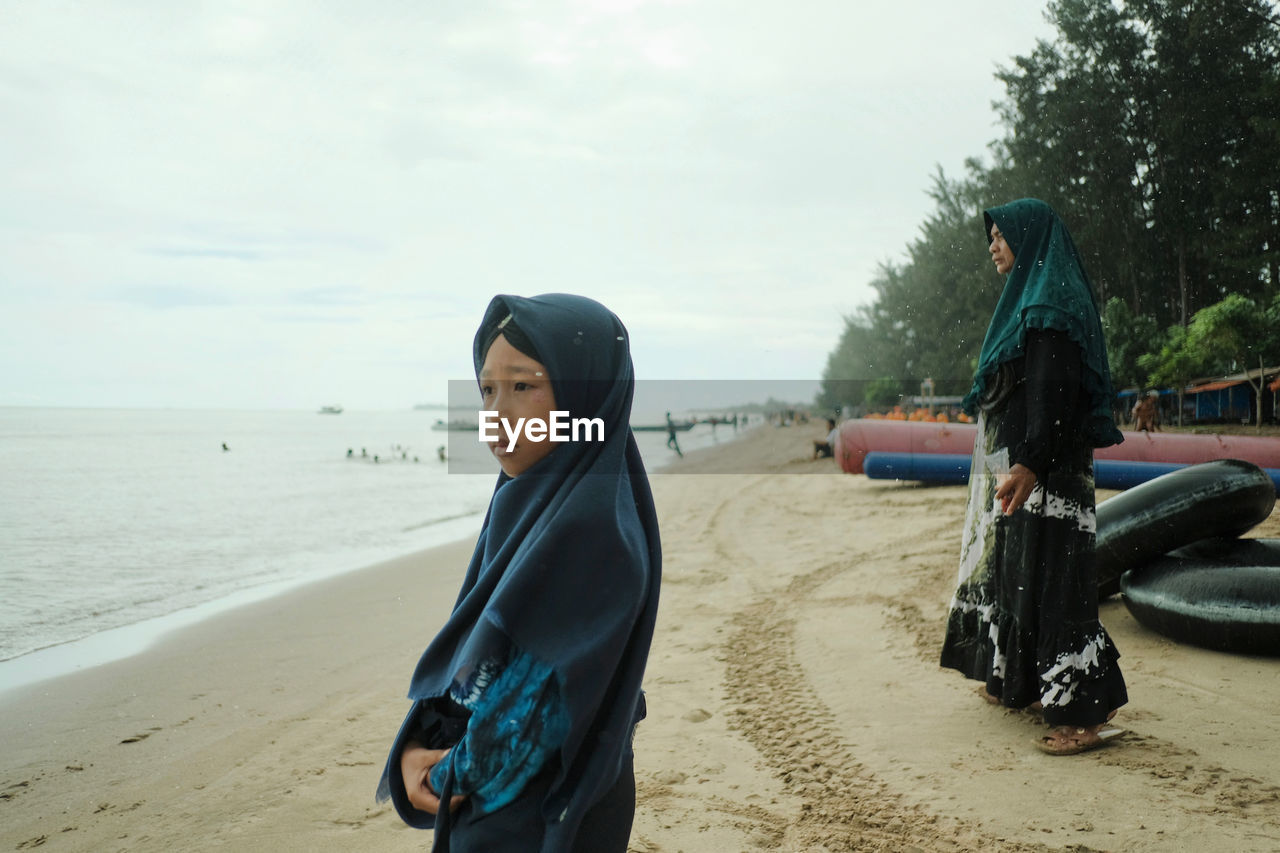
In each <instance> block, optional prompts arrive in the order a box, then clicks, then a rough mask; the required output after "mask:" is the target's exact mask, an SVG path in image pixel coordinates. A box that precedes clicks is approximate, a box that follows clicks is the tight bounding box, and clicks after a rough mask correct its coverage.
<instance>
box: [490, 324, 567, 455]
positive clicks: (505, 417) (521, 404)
mask: <svg viewBox="0 0 1280 853" xmlns="http://www.w3.org/2000/svg"><path fill="white" fill-rule="evenodd" d="M480 397H481V400H482V402H483V406H484V409H485V410H486V411H492V412H497V413H498V418H499V426H498V440H497V441H496V442H493V443H492V444H490V445H489V450H490V452H492V453H493V455H494V456H496V457H497V458H498V464H499V465H501V466H502V470H503V471H504V472H505V473H506V475H507V476H508V477H518V476H520V475H521V474H523V473H524V472H525V471H527V470H529V468H531V467H532V466H533V464H534V463H535V462H538V461H539V460H541V459H542V458H543V457H544V456H546V455H547V454H549V453H551V451H552V450H555V448H556V442H553V441H548V440H546V438H544V439H543V440H542V441H530V440H529V438H528V437H527V436H526V435H525V432H524V430H523V429H520V430H519V434H518V435H517V436H516V443H515V446H514V447H512V448H511V449H510V450H507V445H508V443H509V442H510V439H509V438H508V435H507V430H506V428H504V427H503V426H501V424H502V423H503V422H505V423H507V424H509V426H510V428H511V429H512V430H515V429H516V423H517V422H518V420H519V419H520V418H525V419H526V423H527V422H528V421H527V419H529V418H540V419H541V420H542V421H544V422H549V421H550V420H551V411H552V410H553V409H555V407H556V398H555V394H554V393H553V392H552V390H551V377H549V376H548V375H547V369H546V368H545V367H543V365H542V363H541V362H538V361H534V360H533V359H531V358H529V356H527V355H525V354H524V353H522V352H520V350H518V349H516V348H515V347H513V346H512V345H511V343H510V342H509V341H508V340H507V339H506V338H504V337H503V336H502V335H498V337H497V338H495V339H494V341H493V344H492V345H491V346H490V347H489V352H488V353H487V354H486V355H485V357H484V364H483V365H482V366H481V368H480Z"/></svg>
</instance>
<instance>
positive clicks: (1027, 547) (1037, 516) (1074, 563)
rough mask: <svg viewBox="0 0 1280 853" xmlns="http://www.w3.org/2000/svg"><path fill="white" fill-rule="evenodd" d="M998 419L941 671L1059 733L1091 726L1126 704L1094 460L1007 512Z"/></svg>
mask: <svg viewBox="0 0 1280 853" xmlns="http://www.w3.org/2000/svg"><path fill="white" fill-rule="evenodd" d="M1000 426H1001V417H1000V415H999V414H996V415H992V416H985V415H984V416H982V417H980V418H979V419H978V435H977V441H976V442H975V444H974V452H973V467H972V470H971V471H970V474H969V506H968V511H967V513H966V516H965V524H964V540H963V543H962V545H961V550H960V580H959V584H958V585H957V588H956V592H955V596H954V597H953V598H952V600H951V612H950V614H949V616H948V618H947V634H946V640H945V641H944V643H943V647H942V665H943V666H946V667H950V668H952V669H958V670H960V671H961V672H962V673H964V674H965V675H966V676H968V677H969V678H972V679H976V680H978V681H982V682H984V683H985V684H986V687H987V692H988V693H990V694H991V695H993V696H996V697H997V698H999V699H1000V702H1001V704H1003V705H1006V706H1008V707H1012V708H1023V707H1026V706H1027V705H1030V704H1031V703H1033V702H1041V703H1043V705H1044V718H1045V721H1046V722H1047V723H1049V724H1050V725H1052V726H1060V725H1072V726H1092V725H1096V724H1098V723H1101V722H1104V721H1105V720H1106V719H1107V716H1108V714H1109V713H1110V712H1111V711H1113V710H1114V709H1116V708H1118V707H1120V706H1121V705H1123V704H1125V702H1127V701H1128V694H1127V693H1126V691H1125V685H1124V677H1123V676H1122V675H1121V673H1120V668H1119V666H1118V665H1117V663H1116V660H1117V658H1119V657H1120V654H1119V652H1118V651H1116V647H1115V645H1114V644H1113V643H1112V642H1111V638H1110V637H1109V636H1108V635H1107V632H1106V630H1105V629H1104V628H1103V627H1102V623H1101V622H1099V621H1098V583H1097V573H1096V569H1095V566H1094V538H1095V531H1096V521H1095V514H1094V509H1095V505H1094V495H1093V452H1092V450H1090V449H1089V448H1081V449H1079V450H1077V451H1074V452H1073V453H1072V454H1071V455H1070V458H1068V459H1066V460H1062V461H1061V462H1060V464H1059V465H1058V467H1057V469H1056V470H1054V471H1051V472H1050V473H1049V474H1048V475H1046V476H1045V477H1044V478H1043V480H1042V481H1041V482H1037V483H1036V486H1035V489H1034V490H1033V491H1032V492H1031V496H1030V498H1028V499H1027V502H1026V503H1025V504H1024V505H1023V506H1022V507H1021V508H1019V509H1018V510H1017V511H1016V512H1014V513H1013V514H1012V515H1009V516H1005V515H1004V514H1003V513H1002V512H1001V510H1000V503H999V501H997V500H996V498H995V491H996V488H997V486H998V485H999V482H1000V475H1001V474H1004V473H1007V472H1008V470H1009V467H1010V464H1009V446H1008V443H1009V442H1008V438H1007V437H1005V436H1002V435H1001V429H1000Z"/></svg>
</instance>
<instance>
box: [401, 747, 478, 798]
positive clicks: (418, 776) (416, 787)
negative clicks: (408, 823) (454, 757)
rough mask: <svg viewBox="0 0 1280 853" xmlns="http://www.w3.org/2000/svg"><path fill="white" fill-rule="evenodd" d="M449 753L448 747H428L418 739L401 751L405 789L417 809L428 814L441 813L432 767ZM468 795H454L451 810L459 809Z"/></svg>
mask: <svg viewBox="0 0 1280 853" xmlns="http://www.w3.org/2000/svg"><path fill="white" fill-rule="evenodd" d="M448 754H449V750H447V749H427V748H426V747H424V746H423V745H422V744H420V743H418V742H417V741H412V740H411V741H409V742H408V743H406V744H405V746H404V751H403V752H401V753H400V775H401V776H402V777H404V791H405V793H406V794H408V795H409V802H410V803H411V804H412V805H413V807H414V808H415V809H418V810H419V811H424V812H426V813H427V814H439V812H440V795H439V794H437V793H436V792H435V791H433V790H432V789H431V768H432V767H435V766H436V765H437V764H439V763H440V762H441V761H444V757H445V756H446V755H448ZM465 799H466V797H452V798H450V800H449V811H451V812H452V811H457V810H458V806H460V805H462V802H463V800H465Z"/></svg>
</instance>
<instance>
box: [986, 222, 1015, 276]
mask: <svg viewBox="0 0 1280 853" xmlns="http://www.w3.org/2000/svg"><path fill="white" fill-rule="evenodd" d="M991 260H993V261H995V264H996V272H998V273H1000V275H1008V274H1009V271H1010V270H1012V269H1013V249H1010V248H1009V244H1008V243H1006V242H1005V239H1004V235H1003V234H1001V233H1000V226H999V225H996V224H995V223H994V222H992V223H991Z"/></svg>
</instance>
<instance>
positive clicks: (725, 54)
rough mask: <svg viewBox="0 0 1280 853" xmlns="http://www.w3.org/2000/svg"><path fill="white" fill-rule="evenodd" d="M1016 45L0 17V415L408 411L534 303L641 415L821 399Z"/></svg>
mask: <svg viewBox="0 0 1280 853" xmlns="http://www.w3.org/2000/svg"><path fill="white" fill-rule="evenodd" d="M1042 10H1043V4H1042V3H1037V2H1030V0H982V2H979V1H978V0H898V2H894V3H879V2H862V0H794V2H785V3H784V2H776V1H775V2H765V0H528V1H527V2H514V1H513V2H485V0H429V2H421V0H415V2H396V0H374V1H373V2H361V3H339V2H325V3H320V2H270V1H269V0H261V1H259V0H255V2H207V3H186V2H183V3H171V2H165V0H153V1H152V2H117V0H112V2H107V1H106V0H102V2H90V3H73V2H53V0H5V2H4V3H2V4H0V122H2V126H3V133H0V405H72V406H75V405H82V406H174V407H202V408H203V407H210V408H304V409H307V408H316V407H318V406H320V405H321V404H328V403H340V404H343V405H345V406H347V407H348V408H349V409H351V408H390V409H396V408H407V407H409V406H411V405H413V404H414V403H418V402H426V401H434V400H444V399H445V397H446V386H445V383H446V381H447V380H449V379H462V378H465V377H467V376H469V375H470V361H469V348H470V340H471V336H472V334H473V332H474V329H475V326H476V324H477V323H478V321H479V318H480V316H481V313H482V312H483V309H484V306H485V305H486V304H487V303H488V301H489V299H490V297H492V296H493V295H494V294H495V293H517V294H522V295H532V294H536V293H543V292H547V291H568V292H575V293H581V294H585V295H587V296H591V297H593V298H596V299H599V300H600V301H601V302H603V303H605V304H606V305H608V306H609V307H610V308H612V309H613V310H614V311H615V312H616V313H617V314H618V315H619V316H620V317H621V318H622V320H623V322H624V323H626V324H627V326H628V328H629V329H630V331H631V336H632V342H633V343H632V350H633V355H634V358H635V362H636V369H637V374H638V375H639V376H640V377H641V378H642V379H702V378H715V379H745V378H752V379H810V378H814V379H816V378H817V377H818V376H820V374H821V372H822V368H823V365H824V364H825V361H826V356H827V353H828V352H829V351H830V350H831V349H832V347H833V346H834V345H835V342H836V340H837V338H838V336H839V334H840V330H841V328H842V324H843V320H842V315H844V314H846V313H849V312H851V311H853V310H854V309H855V308H857V307H858V306H859V305H862V304H865V303H867V302H869V301H870V299H871V296H872V291H871V290H870V288H869V287H868V283H869V282H870V281H871V279H872V278H873V277H874V276H875V273H876V269H877V267H878V265H879V264H881V263H882V262H884V261H887V260H899V259H901V258H902V257H903V254H904V249H905V246H906V245H907V243H908V242H909V241H911V240H912V239H913V238H914V237H915V236H916V235H917V233H918V231H919V227H920V223H921V222H922V221H923V219H924V217H925V216H926V215H927V214H928V213H929V212H930V211H931V210H932V204H931V202H930V200H929V198H928V196H927V190H928V188H929V186H930V178H931V175H932V173H933V172H934V170H935V168H936V167H937V166H939V165H940V166H942V167H943V169H945V170H946V171H947V172H948V173H950V174H953V175H958V174H959V173H960V171H961V168H962V163H963V161H964V159H965V158H966V157H970V156H985V155H986V145H987V143H988V142H990V141H991V140H992V139H994V138H996V137H997V136H999V135H1000V129H999V127H998V126H997V124H996V116H995V112H994V111H993V109H992V107H991V102H992V101H993V100H996V99H998V98H1000V97H1002V94H1003V90H1002V87H1001V86H1000V85H999V84H998V83H997V81H996V80H995V79H994V77H993V74H994V72H995V70H996V68H997V66H1000V65H1009V64H1010V61H1011V58H1012V57H1013V56H1014V55H1016V54H1020V53H1022V54H1025V53H1028V52H1030V51H1031V49H1032V48H1033V47H1034V44H1035V40H1036V38H1044V37H1048V36H1050V35H1051V33H1052V27H1051V26H1050V25H1049V24H1048V23H1047V22H1045V21H1044V19H1043V11H1042ZM992 201H993V202H999V201H1003V199H992ZM975 213H976V212H975ZM974 234H975V239H980V238H981V235H980V233H979V230H978V226H977V224H976V222H975V231H974Z"/></svg>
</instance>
